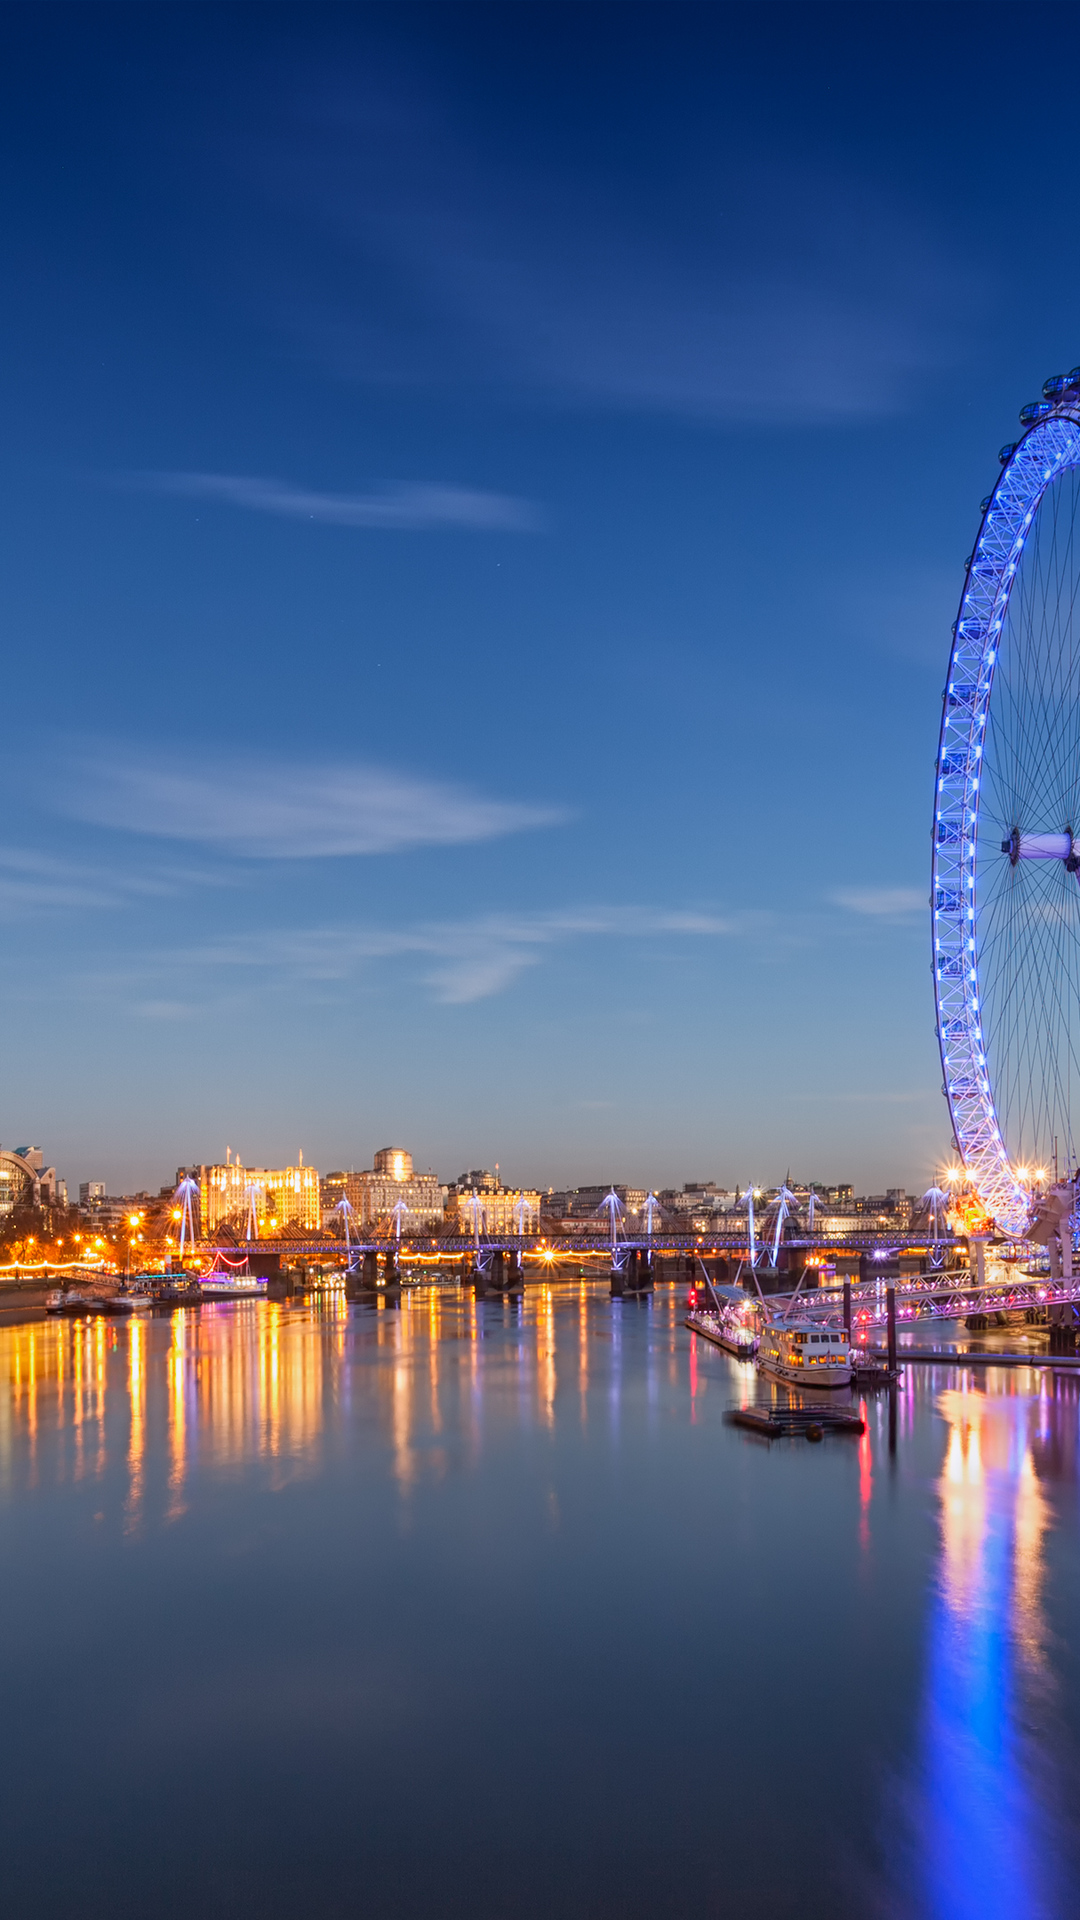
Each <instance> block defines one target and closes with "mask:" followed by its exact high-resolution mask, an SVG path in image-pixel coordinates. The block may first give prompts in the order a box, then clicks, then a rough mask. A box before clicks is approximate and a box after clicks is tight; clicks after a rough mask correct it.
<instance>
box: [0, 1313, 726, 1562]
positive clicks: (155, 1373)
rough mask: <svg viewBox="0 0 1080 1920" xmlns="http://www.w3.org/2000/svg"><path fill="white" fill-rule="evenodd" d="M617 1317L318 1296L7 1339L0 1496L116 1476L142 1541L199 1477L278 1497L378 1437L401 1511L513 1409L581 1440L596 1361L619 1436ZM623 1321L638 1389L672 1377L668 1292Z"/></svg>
mask: <svg viewBox="0 0 1080 1920" xmlns="http://www.w3.org/2000/svg"><path fill="white" fill-rule="evenodd" d="M624 1310H625V1309H620V1308H619V1306H618V1305H612V1303H610V1302H609V1301H608V1299H607V1297H606V1289H599V1288H597V1287H595V1286H587V1285H585V1284H582V1285H581V1286H580V1287H570V1286H563V1287H552V1286H539V1287H536V1288H534V1289H530V1291H529V1293H528V1294H527V1296H526V1298H525V1300H524V1301H513V1302H508V1303H506V1304H505V1305H504V1304H501V1303H495V1302H487V1303H478V1302H477V1301H476V1299H475V1298H474V1296H473V1295H472V1294H471V1293H470V1294H467V1295H461V1294H459V1293H457V1292H456V1291H455V1292H451V1291H449V1290H440V1289H437V1288H431V1289H425V1290H424V1291H423V1292H418V1293H416V1294H410V1295H406V1296H405V1297H404V1298H403V1300H402V1302H401V1305H400V1308H396V1309H395V1308H392V1307H387V1306H386V1305H385V1303H382V1302H380V1303H379V1305H378V1307H377V1308H366V1309H361V1310H356V1309H353V1310H351V1311H350V1308H349V1307H348V1305H347V1303H346V1301H345V1298H344V1294H343V1293H340V1292H328V1293H325V1294H322V1295H318V1296H315V1297H313V1298H312V1299H311V1300H310V1301H308V1302H307V1303H305V1304H303V1305H295V1304H289V1305H284V1304H279V1303H275V1302H272V1301H259V1302H254V1301H253V1302H237V1303H229V1304H225V1303H220V1304H213V1305H208V1306H203V1307H202V1308H201V1309H199V1310H192V1309H188V1308H182V1309H180V1310H178V1311H177V1312H175V1313H174V1314H172V1315H171V1316H167V1317H163V1318H153V1319H151V1318H143V1317H138V1318H136V1317H132V1319H130V1320H123V1321H120V1320H113V1321H104V1320H101V1319H95V1320H72V1321H47V1322H41V1323H36V1324H29V1325H25V1326H18V1327H11V1328H7V1329H4V1330H3V1331H2V1332H0V1369H2V1370H3V1371H4V1372H6V1375H7V1381H8V1391H7V1392H6V1393H5V1394H3V1395H0V1489H7V1490H9V1491H13V1490H16V1489H18V1488H27V1487H32V1486H34V1485H36V1484H38V1481H39V1477H40V1476H42V1475H43V1474H47V1476H49V1477H51V1478H52V1479H53V1480H54V1482H57V1483H61V1482H63V1481H65V1480H67V1479H69V1478H70V1479H74V1480H78V1479H81V1478H83V1477H84V1476H87V1475H90V1476H97V1477H101V1476H103V1475H104V1474H106V1472H110V1473H112V1474H117V1473H119V1472H121V1471H122V1475H123V1483H124V1484H123V1495H122V1501H123V1512H124V1525H125V1527H126V1528H127V1529H128V1530H138V1528H139V1527H140V1526H141V1525H143V1524H144V1522H145V1521H146V1520H147V1518H148V1517H159V1518H163V1519H164V1520H167V1521H171V1520H176V1519H179V1517H180V1516H181V1515H182V1514H183V1513H185V1512H186V1511H187V1510H188V1507H189V1502H190V1484H189V1483H190V1481H191V1478H192V1475H193V1474H194V1473H195V1472H197V1471H200V1470H206V1469H209V1470H215V1471H229V1470H231V1469H240V1468H242V1467H244V1466H247V1465H250V1464H251V1463H253V1462H263V1463H266V1464H267V1465H268V1467H269V1468H270V1481H269V1484H270V1485H271V1486H279V1485H282V1484H284V1482H285V1480H286V1479H288V1478H291V1477H294V1476H295V1475H296V1474H298V1473H301V1474H302V1473H304V1472H310V1471H314V1470H315V1469H316V1468H317V1467H318V1466H319V1465H320V1463H321V1462H323V1461H324V1460H325V1458H326V1452H327V1448H328V1447H329V1446H332V1445H335V1444H337V1438H336V1437H338V1436H340V1433H341V1430H342V1428H343V1427H344V1426H347V1425H349V1424H352V1425H353V1426H356V1425H357V1424H358V1423H359V1424H363V1425H367V1426H371V1425H374V1427H375V1428H376V1429H377V1430H378V1431H379V1432H381V1434H382V1435H383V1438H384V1441H385V1444H386V1447H387V1452H388V1456H389V1461H390V1466H391V1471H392V1475H393V1478H394V1481H395V1483H396V1485H397V1488H398V1491H399V1493H400V1494H401V1495H402V1496H403V1497H406V1498H407V1497H408V1496H409V1495H410V1493H411V1492H412V1490H413V1489H415V1487H416V1485H417V1483H418V1480H419V1479H420V1477H421V1476H425V1475H426V1476H428V1477H435V1478H437V1477H438V1476H439V1475H440V1474H441V1473H442V1472H443V1471H444V1470H445V1466H446V1458H447V1452H446V1449H447V1444H448V1442H449V1440H450V1439H454V1440H457V1441H458V1442H461V1441H464V1444H465V1446H466V1450H467V1452H468V1453H469V1454H470V1455H471V1457H472V1459H473V1460H474V1461H475V1460H476V1459H477V1458H478V1457H479V1454H480V1451H481V1450H482V1447H483V1442H484V1428H485V1421H488V1422H491V1421H493V1420H497V1419H502V1418H503V1417H504V1416H505V1414H506V1413H507V1411H508V1405H507V1396H508V1395H510V1394H512V1396H513V1403H514V1404H515V1406H516V1422H517V1424H519V1425H523V1426H525V1427H529V1426H536V1427H537V1428H539V1429H542V1430H544V1431H546V1432H548V1433H552V1432H553V1431H554V1429H555V1426H556V1421H557V1416H558V1411H559V1407H560V1404H561V1400H562V1396H563V1395H564V1394H569V1395H572V1398H573V1401H574V1402H575V1403H576V1408H577V1419H578V1421H579V1423H580V1427H581V1428H582V1429H586V1428H587V1426H588V1401H589V1391H590V1380H591V1379H594V1378H595V1376H596V1374H597V1359H598V1355H602V1357H603V1361H604V1365H603V1367H602V1368H601V1369H600V1372H601V1375H602V1377H604V1379H605V1384H606V1387H607V1391H608V1394H609V1398H610V1407H611V1413H612V1419H613V1424H614V1425H615V1427H616V1429H617V1425H618V1417H619V1401H620V1397H621V1394H622V1391H623V1375H622V1329H621V1313H622V1311H624ZM630 1310H631V1311H632V1312H634V1313H635V1314H642V1313H644V1314H646V1315H648V1316H649V1319H648V1324H649V1326H650V1328H652V1329H653V1330H654V1331H655V1334H656V1335H657V1338H656V1340H655V1342H654V1341H653V1340H652V1338H651V1337H650V1342H649V1346H648V1350H647V1380H648V1381H650V1382H651V1381H654V1380H655V1374H656V1362H657V1356H658V1355H659V1352H660V1351H661V1348H662V1349H663V1350H664V1351H665V1352H667V1353H668V1355H669V1357H670V1359H671V1362H672V1364H675V1363H676V1361H675V1330H676V1327H677V1324H678V1320H679V1318H680V1317H681V1307H680V1304H679V1301H678V1300H677V1298H676V1296H675V1295H674V1293H672V1294H671V1296H670V1297H667V1296H665V1297H663V1298H662V1299H659V1300H658V1301H657V1302H655V1303H654V1304H652V1305H650V1306H648V1307H642V1306H641V1305H640V1304H635V1305H634V1307H633V1308H632V1309H630ZM495 1332H498V1333H499V1334H500V1335H505V1336H509V1338H508V1339H505V1340H504V1341H503V1342H502V1344H501V1345H498V1346H497V1347H495V1348H492V1347H488V1348H487V1349H485V1351H484V1354H483V1365H482V1355H481V1346H482V1343H483V1342H485V1341H486V1340H489V1339H490V1336H491V1335H492V1334H493V1333H495ZM598 1342H603V1345H602V1346H600V1347H598V1344H597V1343H598ZM679 1351H680V1355H681V1358H680V1361H679V1363H678V1364H680V1365H681V1366H682V1367H683V1368H684V1370H685V1369H687V1368H688V1367H693V1368H696V1356H695V1355H694V1353H693V1349H692V1348H690V1347H689V1344H688V1343H686V1344H683V1343H680V1347H679ZM358 1380H362V1388H363V1390H362V1392H360V1393H359V1394H358V1393H357V1382H358ZM691 1390H692V1391H693V1388H692V1389H691ZM648 1391H650V1392H651V1391H652V1388H651V1387H650V1388H648ZM43 1447H44V1453H43Z"/></svg>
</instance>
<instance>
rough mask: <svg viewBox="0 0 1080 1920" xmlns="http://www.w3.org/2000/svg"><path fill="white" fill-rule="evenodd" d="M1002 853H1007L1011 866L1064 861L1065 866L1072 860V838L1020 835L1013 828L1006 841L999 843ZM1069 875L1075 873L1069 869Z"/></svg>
mask: <svg viewBox="0 0 1080 1920" xmlns="http://www.w3.org/2000/svg"><path fill="white" fill-rule="evenodd" d="M1001 851H1002V853H1007V854H1008V856H1009V859H1010V860H1011V862H1012V864H1013V866H1014V867H1015V865H1016V863H1017V861H1018V860H1064V862H1065V864H1066V866H1069V862H1070V861H1071V860H1072V858H1073V837H1072V834H1071V832H1068V831H1067V832H1065V833H1021V831H1020V829H1019V827H1014V828H1013V830H1012V832H1011V833H1010V835H1009V837H1008V839H1007V840H1003V841H1002V843H1001ZM1069 871H1070V873H1073V872H1075V871H1076V869H1075V868H1074V867H1069Z"/></svg>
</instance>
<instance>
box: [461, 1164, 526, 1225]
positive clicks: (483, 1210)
mask: <svg viewBox="0 0 1080 1920" xmlns="http://www.w3.org/2000/svg"><path fill="white" fill-rule="evenodd" d="M446 1224H447V1227H448V1228H449V1230H450V1232H451V1233H462V1234H465V1233H469V1234H475V1233H476V1232H477V1231H478V1230H479V1232H480V1233H482V1234H489V1235H491V1234H508V1235H512V1234H516V1233H523V1232H524V1233H535V1232H536V1231H537V1229H538V1228H539V1225H540V1194H539V1191H538V1190H537V1189H535V1188H533V1187H505V1186H504V1185H503V1183H502V1181H501V1180H500V1179H499V1175H498V1172H497V1171H496V1172H495V1173H489V1172H488V1169H487V1168H486V1167H473V1168H472V1170H471V1172H469V1173H463V1174H461V1175H460V1176H459V1178H458V1179H457V1180H455V1181H454V1182H453V1185H452V1186H451V1187H450V1189H449V1191H448V1193H447V1197H446Z"/></svg>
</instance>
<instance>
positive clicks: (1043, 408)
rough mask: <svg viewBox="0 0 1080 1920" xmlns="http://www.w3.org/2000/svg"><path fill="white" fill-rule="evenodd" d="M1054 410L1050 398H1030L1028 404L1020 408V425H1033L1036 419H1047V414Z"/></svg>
mask: <svg viewBox="0 0 1080 1920" xmlns="http://www.w3.org/2000/svg"><path fill="white" fill-rule="evenodd" d="M1052 412H1053V408H1052V407H1051V405H1050V402H1049V400H1029V401H1028V403H1027V406H1026V407H1021V409H1020V425H1021V426H1022V427H1033V426H1034V425H1035V422H1036V420H1045V419H1046V416H1047V414H1048V413H1052Z"/></svg>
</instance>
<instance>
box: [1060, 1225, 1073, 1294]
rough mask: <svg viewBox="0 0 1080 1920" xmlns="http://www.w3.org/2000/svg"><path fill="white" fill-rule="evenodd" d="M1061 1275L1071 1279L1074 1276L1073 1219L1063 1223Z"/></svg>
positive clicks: (1063, 1277)
mask: <svg viewBox="0 0 1080 1920" xmlns="http://www.w3.org/2000/svg"><path fill="white" fill-rule="evenodd" d="M1061 1277H1062V1279H1063V1280H1071V1279H1072V1277H1073V1244H1072V1221H1071V1220H1063V1221H1062V1223H1061Z"/></svg>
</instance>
